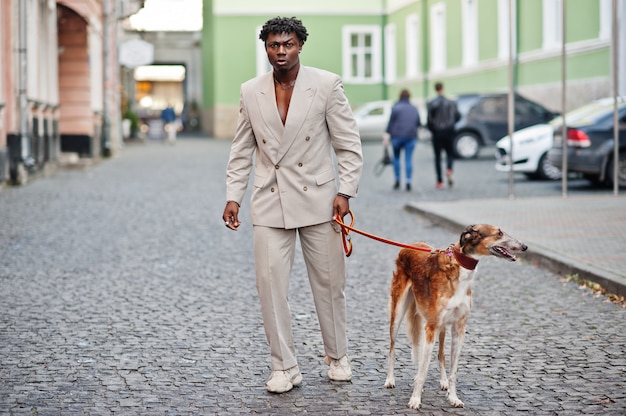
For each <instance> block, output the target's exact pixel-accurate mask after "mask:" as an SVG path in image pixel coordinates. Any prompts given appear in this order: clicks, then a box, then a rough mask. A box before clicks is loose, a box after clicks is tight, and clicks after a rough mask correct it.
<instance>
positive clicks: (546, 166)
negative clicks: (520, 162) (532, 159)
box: [536, 153, 561, 180]
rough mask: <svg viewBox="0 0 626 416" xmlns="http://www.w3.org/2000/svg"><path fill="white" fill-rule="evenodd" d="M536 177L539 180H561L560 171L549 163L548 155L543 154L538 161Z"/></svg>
mask: <svg viewBox="0 0 626 416" xmlns="http://www.w3.org/2000/svg"><path fill="white" fill-rule="evenodd" d="M536 176H537V178H540V179H550V180H557V179H561V169H559V168H557V167H556V166H554V165H553V164H552V163H550V160H548V153H544V154H543V156H541V159H539V164H538V165H537V175H536Z"/></svg>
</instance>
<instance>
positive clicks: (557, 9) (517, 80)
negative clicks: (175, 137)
mask: <svg viewBox="0 0 626 416" xmlns="http://www.w3.org/2000/svg"><path fill="white" fill-rule="evenodd" d="M563 1H565V2H566V3H565V6H566V7H565V15H564V19H563V14H562V2H563ZM617 2H618V4H619V7H618V17H621V19H620V20H621V21H626V18H625V17H626V15H625V12H626V11H625V9H626V5H623V4H620V3H626V1H625V0H617ZM509 5H512V7H511V12H510V13H509ZM203 13H204V30H203V38H202V51H203V68H204V69H203V71H204V79H203V85H204V91H203V122H202V125H203V126H204V129H205V131H206V132H207V133H208V134H210V135H212V136H214V137H216V138H232V136H233V134H234V130H235V124H236V120H237V115H238V101H239V87H240V85H241V83H242V82H245V81H246V80H248V79H250V78H252V77H254V76H256V75H260V74H262V73H263V72H266V71H269V70H270V69H271V68H270V67H269V65H268V63H267V57H266V55H265V51H264V46H263V44H262V42H261V41H260V40H259V39H258V33H259V30H260V27H261V26H262V25H263V23H264V22H265V21H267V20H268V19H269V18H272V17H275V16H296V17H298V18H299V19H301V20H302V22H303V23H304V25H305V26H306V27H307V30H308V32H309V39H308V40H307V42H306V44H305V45H304V47H303V50H302V54H301V55H300V60H301V62H302V63H303V64H304V65H309V66H315V67H319V68H324V69H326V70H329V71H332V72H335V73H337V74H339V75H340V76H341V77H342V79H343V82H344V88H345V90H346V94H347V96H348V99H349V100H350V103H351V104H352V106H353V107H356V106H358V105H360V104H362V103H364V102H367V101H373V100H380V99H394V100H395V99H396V98H397V96H398V94H399V91H400V90H401V89H402V88H408V89H409V90H410V91H411V92H412V95H413V98H415V99H416V101H418V102H419V103H422V104H423V103H424V102H425V101H426V100H428V99H430V98H432V97H433V96H434V88H433V86H434V83H435V82H436V81H442V82H443V83H444V84H445V86H446V93H447V94H448V95H455V94H460V93H470V92H478V93H487V92H498V91H506V90H508V89H509V85H510V83H511V82H512V83H513V86H514V88H515V89H516V90H517V91H518V92H519V93H521V94H523V95H525V96H527V97H528V98H531V99H534V100H536V101H538V102H541V103H542V104H544V105H545V106H546V107H548V108H551V109H553V110H555V111H561V108H560V107H561V104H560V103H561V86H562V81H561V79H562V76H561V75H562V62H563V58H562V33H563V24H564V25H565V44H566V58H565V65H566V81H567V91H566V96H567V109H568V110H569V109H571V108H574V107H577V106H579V105H581V104H583V103H586V102H588V101H590V100H593V99H596V98H600V97H605V96H609V95H611V94H612V75H611V74H612V58H611V57H612V42H611V41H612V31H611V28H612V27H611V23H612V0H317V1H316V2H304V1H294V2H291V3H284V2H278V1H275V0H237V1H233V0H204V12H203ZM510 23H512V25H511V24H510ZM511 28H512V29H511ZM511 38H512V41H509V39H511ZM619 41H620V42H621V45H626V41H624V30H623V28H622V29H621V30H620V33H619ZM510 45H512V46H513V48H512V50H513V53H512V54H510V53H509V51H510V50H511V48H510V47H509V46H510ZM621 49H624V48H621ZM618 55H619V56H618V59H617V63H618V65H620V68H622V70H621V71H620V73H619V78H620V85H622V88H621V91H620V92H621V93H622V94H624V93H623V91H625V89H624V87H623V85H624V81H626V80H624V74H623V73H622V72H626V69H624V68H625V67H626V66H625V65H624V55H625V54H624V53H623V52H622V53H620V54H618ZM511 68H512V69H511ZM625 95H626V94H625Z"/></svg>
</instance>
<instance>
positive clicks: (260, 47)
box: [255, 26, 272, 76]
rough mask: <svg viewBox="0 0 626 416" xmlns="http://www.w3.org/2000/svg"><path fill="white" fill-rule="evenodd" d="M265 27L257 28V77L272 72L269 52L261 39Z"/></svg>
mask: <svg viewBox="0 0 626 416" xmlns="http://www.w3.org/2000/svg"><path fill="white" fill-rule="evenodd" d="M262 28H263V26H257V27H256V41H255V42H256V45H257V46H256V75H257V76H259V75H263V74H266V73H268V72H269V71H271V70H272V66H271V65H270V61H269V60H268V59H267V51H266V50H265V42H263V41H262V40H261V39H259V35H260V34H261V29H262Z"/></svg>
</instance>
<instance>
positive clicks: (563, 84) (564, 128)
mask: <svg viewBox="0 0 626 416" xmlns="http://www.w3.org/2000/svg"><path fill="white" fill-rule="evenodd" d="M565 3H566V0H562V2H561V112H562V117H561V118H562V120H563V124H562V126H561V148H562V149H563V155H562V156H563V166H562V169H561V172H562V176H561V177H562V182H561V185H562V194H563V198H567V121H566V120H565V113H566V111H567V108H566V106H567V104H566V103H567V101H566V95H567V94H566V86H567V82H566V79H565V77H566V71H565V69H566V67H567V54H566V50H565V42H566V39H565V33H566V30H565V29H566V22H565Z"/></svg>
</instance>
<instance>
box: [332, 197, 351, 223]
mask: <svg viewBox="0 0 626 416" xmlns="http://www.w3.org/2000/svg"><path fill="white" fill-rule="evenodd" d="M349 213H350V201H349V200H348V198H346V197H345V196H341V195H337V196H336V197H335V201H334V202H333V219H334V218H336V217H337V215H339V218H341V219H342V220H343V217H345V216H346V215H347V214H349Z"/></svg>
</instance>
